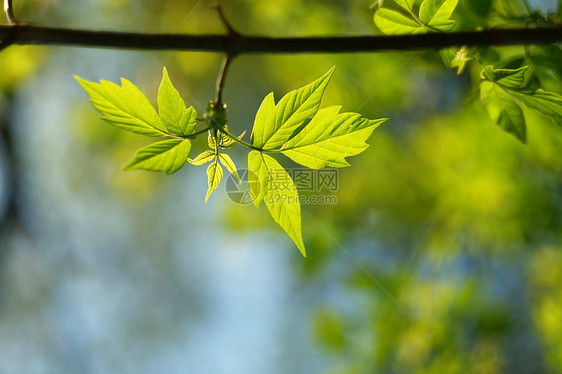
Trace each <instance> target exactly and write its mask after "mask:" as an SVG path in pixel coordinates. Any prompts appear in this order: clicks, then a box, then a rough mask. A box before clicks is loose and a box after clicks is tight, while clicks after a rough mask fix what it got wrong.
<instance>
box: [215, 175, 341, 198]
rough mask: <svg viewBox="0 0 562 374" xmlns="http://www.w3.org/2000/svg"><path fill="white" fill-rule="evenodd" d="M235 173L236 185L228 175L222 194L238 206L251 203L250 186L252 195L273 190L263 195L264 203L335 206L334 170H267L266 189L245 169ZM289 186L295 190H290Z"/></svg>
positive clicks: (337, 186)
mask: <svg viewBox="0 0 562 374" xmlns="http://www.w3.org/2000/svg"><path fill="white" fill-rule="evenodd" d="M237 172H238V175H239V176H240V183H239V182H238V179H237V178H236V177H235V176H234V175H232V174H229V175H228V177H227V179H226V184H225V191H226V195H227V196H228V198H229V199H230V200H231V201H232V202H234V203H236V204H239V205H248V204H251V203H252V197H251V195H250V187H251V189H252V192H254V193H256V194H258V193H259V192H260V191H262V189H263V188H266V189H267V190H268V191H274V192H273V193H271V194H269V195H267V196H264V199H265V200H266V202H268V203H270V204H276V203H284V204H296V203H300V204H301V205H307V204H308V205H335V204H336V203H337V197H336V196H335V194H334V192H336V191H337V190H338V188H339V173H338V172H339V171H338V170H337V169H321V170H314V169H308V168H303V169H300V168H294V169H289V170H285V169H271V170H269V178H268V185H267V186H261V183H260V181H259V179H258V176H257V175H256V174H255V173H253V172H252V171H250V170H248V169H238V170H237ZM291 180H292V182H293V183H291ZM293 184H294V187H295V188H296V189H295V188H293V187H292V186H293Z"/></svg>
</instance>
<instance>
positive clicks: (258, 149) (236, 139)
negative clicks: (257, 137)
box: [219, 129, 281, 153]
mask: <svg viewBox="0 0 562 374" xmlns="http://www.w3.org/2000/svg"><path fill="white" fill-rule="evenodd" d="M219 131H220V132H222V133H223V134H225V135H226V136H228V137H229V138H230V139H232V140H234V141H235V142H236V143H238V144H240V145H243V146H244V147H246V148H250V149H253V150H254V151H258V152H265V153H279V152H281V150H279V149H263V148H259V147H255V146H253V145H251V144H250V143H246V142H245V141H243V140H242V139H238V138H237V137H236V136H234V135H232V134H231V133H229V132H228V131H227V130H225V129H219Z"/></svg>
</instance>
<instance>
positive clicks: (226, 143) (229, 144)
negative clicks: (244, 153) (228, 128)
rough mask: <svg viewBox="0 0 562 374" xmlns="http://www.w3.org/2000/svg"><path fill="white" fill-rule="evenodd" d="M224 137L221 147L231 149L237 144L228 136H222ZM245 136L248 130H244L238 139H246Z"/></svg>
mask: <svg viewBox="0 0 562 374" xmlns="http://www.w3.org/2000/svg"><path fill="white" fill-rule="evenodd" d="M222 135H223V140H222V145H221V147H223V148H230V147H232V146H233V145H235V144H236V140H234V139H232V138H230V137H229V136H228V135H226V134H224V133H223V134H222ZM244 135H246V130H244V132H242V134H240V135H238V139H242V138H243V137H244Z"/></svg>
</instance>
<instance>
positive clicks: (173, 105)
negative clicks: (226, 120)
mask: <svg viewBox="0 0 562 374" xmlns="http://www.w3.org/2000/svg"><path fill="white" fill-rule="evenodd" d="M158 110H159V111H160V118H161V119H162V122H163V123H164V125H165V126H166V128H167V129H168V130H169V131H170V132H171V133H172V134H174V135H178V136H187V135H191V134H193V133H195V131H196V128H197V112H196V111H195V109H193V107H189V109H186V108H185V102H184V101H183V99H182V98H181V96H180V94H179V92H178V91H177V90H176V89H175V87H174V86H173V85H172V82H171V81H170V77H169V76H168V71H167V70H166V68H164V71H163V73H162V83H160V88H159V90H158Z"/></svg>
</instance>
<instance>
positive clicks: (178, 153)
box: [125, 139, 191, 174]
mask: <svg viewBox="0 0 562 374" xmlns="http://www.w3.org/2000/svg"><path fill="white" fill-rule="evenodd" d="M190 150H191V142H190V141H189V140H181V139H169V140H163V141H161V142H156V143H153V144H151V145H149V146H147V147H145V148H142V149H141V150H139V151H138V152H137V154H136V156H135V158H134V159H133V160H132V161H131V162H130V163H129V164H128V165H127V166H126V167H125V170H132V169H144V170H151V171H163V172H165V173H166V174H173V173H175V172H176V171H178V170H179V169H181V167H182V166H183V165H184V164H185V161H186V159H187V156H188V155H189V151H190Z"/></svg>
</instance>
